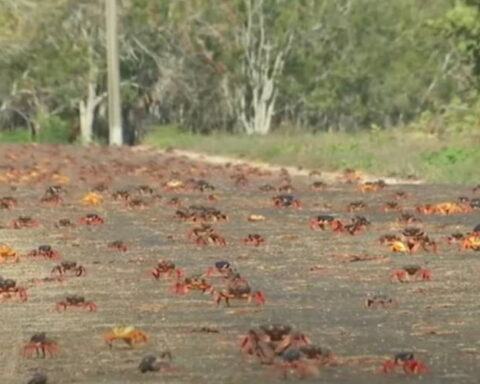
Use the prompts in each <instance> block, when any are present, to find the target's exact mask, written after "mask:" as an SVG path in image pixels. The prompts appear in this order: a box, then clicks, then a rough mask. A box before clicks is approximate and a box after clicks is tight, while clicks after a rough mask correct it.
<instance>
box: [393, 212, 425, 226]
mask: <svg viewBox="0 0 480 384" xmlns="http://www.w3.org/2000/svg"><path fill="white" fill-rule="evenodd" d="M421 221H422V220H420V219H419V218H418V217H416V216H414V215H412V214H411V213H401V214H400V215H399V216H398V218H397V223H400V224H414V223H420V222H421Z"/></svg>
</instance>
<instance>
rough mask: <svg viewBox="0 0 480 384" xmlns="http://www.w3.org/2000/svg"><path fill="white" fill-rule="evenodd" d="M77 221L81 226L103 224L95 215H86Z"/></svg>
mask: <svg viewBox="0 0 480 384" xmlns="http://www.w3.org/2000/svg"><path fill="white" fill-rule="evenodd" d="M78 221H79V222H80V223H81V224H86V225H98V224H103V223H104V222H105V220H103V219H102V218H101V217H100V216H99V215H97V214H96V213H88V214H87V215H85V216H84V217H81V218H80V219H79V220H78Z"/></svg>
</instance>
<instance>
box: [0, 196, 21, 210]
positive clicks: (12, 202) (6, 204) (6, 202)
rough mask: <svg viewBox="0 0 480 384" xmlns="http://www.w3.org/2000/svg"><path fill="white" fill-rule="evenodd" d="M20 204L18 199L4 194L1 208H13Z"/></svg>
mask: <svg viewBox="0 0 480 384" xmlns="http://www.w3.org/2000/svg"><path fill="white" fill-rule="evenodd" d="M17 205H18V201H17V199H15V198H14V197H12V196H4V197H2V198H0V209H12V208H15V207H16V206H17Z"/></svg>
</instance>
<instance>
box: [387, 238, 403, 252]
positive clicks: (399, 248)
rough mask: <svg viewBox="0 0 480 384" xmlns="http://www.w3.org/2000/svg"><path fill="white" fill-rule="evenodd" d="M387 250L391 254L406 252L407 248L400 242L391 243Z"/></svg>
mask: <svg viewBox="0 0 480 384" xmlns="http://www.w3.org/2000/svg"><path fill="white" fill-rule="evenodd" d="M388 248H389V249H390V251H392V252H408V247H407V246H406V245H405V243H403V242H402V241H392V242H391V243H390V244H388Z"/></svg>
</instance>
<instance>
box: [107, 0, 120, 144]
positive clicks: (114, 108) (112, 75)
mask: <svg viewBox="0 0 480 384" xmlns="http://www.w3.org/2000/svg"><path fill="white" fill-rule="evenodd" d="M105 15H106V24H107V28H106V31H107V33H106V35H107V72H108V127H109V139H110V140H109V143H110V145H122V144H123V135H122V114H121V109H120V105H121V101H120V68H119V60H118V32H117V0H105Z"/></svg>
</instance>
